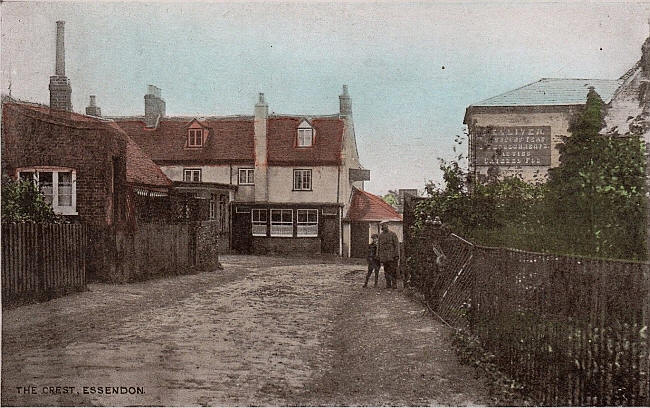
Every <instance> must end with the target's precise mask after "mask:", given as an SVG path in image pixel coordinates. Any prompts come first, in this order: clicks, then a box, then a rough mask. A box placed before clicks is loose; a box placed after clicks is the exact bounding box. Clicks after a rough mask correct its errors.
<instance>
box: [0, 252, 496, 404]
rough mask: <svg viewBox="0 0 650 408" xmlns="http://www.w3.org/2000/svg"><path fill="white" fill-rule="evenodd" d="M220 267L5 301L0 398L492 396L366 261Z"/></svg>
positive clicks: (209, 400)
mask: <svg viewBox="0 0 650 408" xmlns="http://www.w3.org/2000/svg"><path fill="white" fill-rule="evenodd" d="M222 263H223V265H224V267H225V269H224V270H223V271H215V272H205V273H200V274H196V275H186V276H177V277H170V278H164V279H158V280H153V281H147V282H141V283H134V284H128V285H108V284H92V285H89V288H90V290H89V291H87V292H84V293H79V294H73V295H70V296H67V297H63V298H59V299H55V300H52V301H49V302H46V303H41V304H34V305H28V306H22V307H19V308H16V309H12V310H6V311H4V312H3V316H2V318H3V319H2V326H3V337H2V340H3V347H2V401H1V402H2V405H4V406H7V405H22V406H25V405H27V406H29V405H99V406H106V405H110V406H125V405H163V406H180V405H189V406H212V405H228V406H233V405H236V406H250V405H307V406H314V405H373V406H377V405H411V406H412V405H485V404H488V403H489V401H490V400H489V398H488V396H487V392H486V390H485V387H484V386H483V385H482V384H481V380H479V379H476V376H475V373H474V371H473V370H472V369H470V368H468V367H465V366H461V365H460V364H459V363H458V361H457V359H456V357H455V355H454V353H453V351H452V350H451V348H450V346H449V339H448V337H449V332H448V329H446V328H445V327H444V326H442V325H441V324H440V323H438V322H437V321H435V320H434V319H433V318H432V317H430V316H429V315H427V314H425V313H424V311H423V308H422V306H421V305H419V304H418V303H417V302H414V301H413V300H410V298H408V297H407V296H405V293H404V291H403V290H402V289H398V290H389V289H383V288H377V289H374V288H368V289H364V288H361V284H362V280H363V274H364V269H365V266H364V265H354V264H344V263H340V262H336V261H335V260H328V261H327V260H326V261H324V260H319V259H291V258H279V257H276V258H274V257H253V256H248V257H246V256H224V257H223V259H222ZM381 283H383V282H381Z"/></svg>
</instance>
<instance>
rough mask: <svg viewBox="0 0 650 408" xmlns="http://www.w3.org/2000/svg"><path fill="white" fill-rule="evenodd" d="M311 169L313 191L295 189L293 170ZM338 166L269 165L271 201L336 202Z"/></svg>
mask: <svg viewBox="0 0 650 408" xmlns="http://www.w3.org/2000/svg"><path fill="white" fill-rule="evenodd" d="M294 169H311V183H312V191H293V170H294ZM337 171H338V167H336V166H316V167H309V166H291V167H279V166H271V167H269V190H268V191H269V201H270V202H273V203H336V178H337Z"/></svg>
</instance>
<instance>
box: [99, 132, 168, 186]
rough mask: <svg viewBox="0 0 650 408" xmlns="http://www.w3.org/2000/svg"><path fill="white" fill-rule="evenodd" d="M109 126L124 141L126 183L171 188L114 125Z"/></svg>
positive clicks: (149, 161) (162, 175) (158, 171)
mask: <svg viewBox="0 0 650 408" xmlns="http://www.w3.org/2000/svg"><path fill="white" fill-rule="evenodd" d="M111 126H112V127H113V128H114V129H115V130H116V131H117V132H119V133H120V134H121V135H122V137H124V138H125V139H126V181H127V183H131V184H138V185H144V186H155V187H171V185H172V182H171V180H170V179H169V178H168V177H167V176H166V175H165V173H163V172H162V170H160V167H158V166H157V165H156V164H155V163H154V162H153V161H152V160H151V159H150V158H149V157H148V156H147V155H146V154H145V153H144V152H143V151H142V149H140V147H139V146H138V145H137V144H136V143H135V142H134V141H133V139H131V138H130V137H129V135H127V134H126V133H125V132H124V131H123V130H122V129H120V127H119V126H118V125H117V124H116V123H114V122H113V123H111Z"/></svg>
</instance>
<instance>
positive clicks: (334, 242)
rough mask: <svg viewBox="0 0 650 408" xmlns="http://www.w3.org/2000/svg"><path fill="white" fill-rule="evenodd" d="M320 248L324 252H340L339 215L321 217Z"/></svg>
mask: <svg viewBox="0 0 650 408" xmlns="http://www.w3.org/2000/svg"><path fill="white" fill-rule="evenodd" d="M320 236H321V244H320V250H321V252H322V253H324V254H338V253H339V218H338V216H336V217H332V216H327V217H321V225H320Z"/></svg>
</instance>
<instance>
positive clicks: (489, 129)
mask: <svg viewBox="0 0 650 408" xmlns="http://www.w3.org/2000/svg"><path fill="white" fill-rule="evenodd" d="M472 144H473V152H474V160H475V163H476V165H477V166H550V165H551V127H550V126H485V127H479V126H477V127H474V128H473V130H472Z"/></svg>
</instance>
